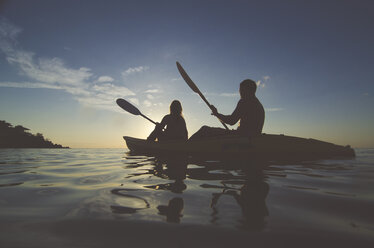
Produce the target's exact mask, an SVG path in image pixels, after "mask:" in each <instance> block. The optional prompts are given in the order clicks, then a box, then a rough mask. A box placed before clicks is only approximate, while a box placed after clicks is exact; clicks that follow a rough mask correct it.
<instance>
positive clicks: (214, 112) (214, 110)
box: [210, 105, 218, 116]
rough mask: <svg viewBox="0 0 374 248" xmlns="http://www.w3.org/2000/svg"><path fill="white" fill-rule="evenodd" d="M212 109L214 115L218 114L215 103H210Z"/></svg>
mask: <svg viewBox="0 0 374 248" xmlns="http://www.w3.org/2000/svg"><path fill="white" fill-rule="evenodd" d="M210 109H211V110H212V115H214V116H217V115H218V111H217V108H216V107H214V106H213V105H210Z"/></svg>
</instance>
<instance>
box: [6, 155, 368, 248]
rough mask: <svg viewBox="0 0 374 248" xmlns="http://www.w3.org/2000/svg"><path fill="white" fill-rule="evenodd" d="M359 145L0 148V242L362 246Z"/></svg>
mask: <svg viewBox="0 0 374 248" xmlns="http://www.w3.org/2000/svg"><path fill="white" fill-rule="evenodd" d="M356 153H357V157H356V158H354V159H345V160H319V161H303V162H292V163H291V162H288V163H279V162H259V161H257V162H256V161H198V160H193V159H191V158H186V157H183V156H179V157H167V158H165V157H163V158H160V157H147V156H133V155H130V154H128V153H127V151H126V150H124V149H0V220H1V224H0V231H1V233H0V242H1V243H0V246H1V247H50V245H54V246H55V247H56V246H57V247H59V246H60V247H71V246H76V247H86V246H87V247H96V246H97V247H102V246H103V244H106V245H117V244H127V245H131V247H137V246H138V247H143V246H147V245H150V244H151V245H153V246H160V247H161V246H163V247H164V246H170V247H171V246H173V247H178V246H179V247H190V246H193V245H200V246H205V247H206V245H207V244H210V245H208V246H209V247H221V246H222V247H223V246H227V245H234V244H236V243H238V244H239V243H243V242H246V243H247V244H248V242H249V243H251V242H252V243H253V244H254V245H256V244H257V245H259V244H261V246H275V245H277V246H282V245H280V244H284V246H289V245H291V246H292V245H294V246H299V245H303V246H308V245H310V246H311V247H312V246H315V245H322V246H323V247H325V245H339V246H341V247H345V246H346V247H350V246H352V245H358V246H359V247H365V246H367V247H370V246H372V245H373V244H374V225H373V223H374V214H373V210H374V191H373V190H374V180H373V177H374V167H373V166H374V149H358V150H356ZM165 235H166V237H167V238H165ZM151 240H153V241H151Z"/></svg>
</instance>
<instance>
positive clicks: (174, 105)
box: [170, 100, 182, 115]
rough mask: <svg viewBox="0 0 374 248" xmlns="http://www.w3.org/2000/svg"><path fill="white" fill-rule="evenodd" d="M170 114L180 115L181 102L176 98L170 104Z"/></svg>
mask: <svg viewBox="0 0 374 248" xmlns="http://www.w3.org/2000/svg"><path fill="white" fill-rule="evenodd" d="M170 114H172V115H182V104H181V103H180V101H178V100H174V101H172V102H171V104H170Z"/></svg>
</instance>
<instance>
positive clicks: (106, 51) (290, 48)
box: [0, 0, 374, 148]
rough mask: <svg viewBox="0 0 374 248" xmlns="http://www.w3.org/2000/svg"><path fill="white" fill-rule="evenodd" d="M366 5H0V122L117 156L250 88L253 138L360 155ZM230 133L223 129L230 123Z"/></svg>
mask: <svg viewBox="0 0 374 248" xmlns="http://www.w3.org/2000/svg"><path fill="white" fill-rule="evenodd" d="M373 23H374V1H371V0H367V1H366V0H358V1H352V0H324V1H319V0H310V1H296V0H283V1H279V0H273V1H270V0H261V1H257V0H253V1H249V0H248V1H244V0H230V1H229V0H226V1H223V0H215V1H213V0H198V1H194V0H189V1H179V0H172V1H151V0H150V1H144V0H135V1H126V0H123V1H112V0H107V1H95V0H86V1H85V0H74V1H73V0H64V1H62V0H61V1H56V0H48V1H47V0H46V1H40V0H30V1H27V0H24V1H21V0H13V1H0V120H5V121H7V122H10V123H11V124H13V125H23V126H25V127H27V128H29V129H31V130H30V131H31V132H32V133H38V132H39V133H42V134H43V135H44V136H45V137H46V138H48V139H50V140H52V141H53V142H54V143H58V144H62V145H64V146H70V147H72V148H94V147H97V148H119V147H125V142H124V141H123V139H122V136H124V135H126V136H133V137H139V138H146V137H147V136H148V134H149V133H150V132H151V131H152V129H153V128H154V125H153V124H152V123H151V122H149V121H147V120H146V119H144V118H142V117H140V116H134V115H131V114H129V113H126V112H125V111H124V110H122V109H121V108H119V107H118V106H117V105H116V103H115V100H116V99H117V98H124V99H126V100H128V101H130V102H131V103H133V104H134V105H135V106H136V107H137V108H139V110H140V111H141V112H142V113H143V114H145V115H146V116H148V117H149V118H151V119H152V120H154V121H158V122H159V121H161V119H162V117H163V116H164V115H166V114H168V112H169V105H170V103H171V102H172V100H174V99H178V100H180V101H181V103H182V106H183V115H184V117H185V119H186V123H187V128H188V132H189V135H192V134H193V133H194V132H196V131H197V130H198V129H199V128H200V127H201V126H203V125H208V126H216V127H220V125H221V124H220V123H219V121H218V120H217V119H216V118H215V117H214V116H211V115H210V110H209V108H208V107H207V106H206V105H205V103H204V102H203V101H202V100H201V99H200V97H199V96H198V95H197V94H195V93H193V92H192V91H191V89H190V88H188V86H187V84H186V83H185V82H184V81H183V79H182V78H181V76H180V75H179V72H178V70H177V68H176V65H175V62H176V61H179V62H180V63H181V64H182V66H183V67H184V69H185V70H186V71H187V73H188V74H189V75H190V77H191V78H192V79H193V80H194V82H195V83H196V85H197V86H198V87H199V89H200V90H201V91H202V92H203V94H204V95H205V96H206V97H207V99H208V101H209V102H210V103H211V104H213V105H214V106H216V107H217V109H218V111H219V112H220V113H223V114H231V112H232V111H233V110H234V108H235V106H236V104H237V102H238V100H239V93H238V89H239V83H240V82H241V81H242V80H244V79H247V78H251V79H253V80H254V81H256V82H257V85H258V88H257V93H256V95H257V97H258V98H259V100H260V101H261V102H262V104H263V106H264V108H265V113H266V119H265V125H264V129H263V132H264V133H269V134H270V133H272V134H285V135H291V136H299V137H305V138H315V139H320V140H324V141H328V142H333V143H336V144H341V145H348V144H349V145H351V146H353V147H374V111H373V107H374V82H373V78H374V47H373V44H374V32H373ZM232 128H236V126H233V127H232Z"/></svg>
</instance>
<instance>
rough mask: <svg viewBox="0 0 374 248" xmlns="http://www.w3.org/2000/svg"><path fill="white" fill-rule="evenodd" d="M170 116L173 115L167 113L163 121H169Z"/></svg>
mask: <svg viewBox="0 0 374 248" xmlns="http://www.w3.org/2000/svg"><path fill="white" fill-rule="evenodd" d="M170 117H171V115H170V114H167V115H165V116H164V118H162V121H168V120H170Z"/></svg>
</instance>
